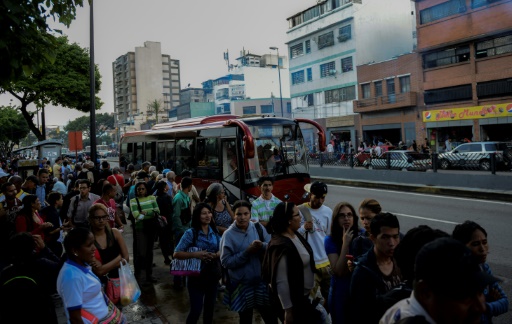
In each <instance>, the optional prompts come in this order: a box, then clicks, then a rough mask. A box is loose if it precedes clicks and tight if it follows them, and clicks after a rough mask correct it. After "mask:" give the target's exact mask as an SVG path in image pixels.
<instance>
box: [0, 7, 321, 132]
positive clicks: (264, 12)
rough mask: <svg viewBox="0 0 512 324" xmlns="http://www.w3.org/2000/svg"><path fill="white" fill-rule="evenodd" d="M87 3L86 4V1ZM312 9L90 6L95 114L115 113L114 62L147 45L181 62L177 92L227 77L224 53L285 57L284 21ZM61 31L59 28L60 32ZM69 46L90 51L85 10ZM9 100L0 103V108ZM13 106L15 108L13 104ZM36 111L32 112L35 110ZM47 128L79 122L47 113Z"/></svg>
mask: <svg viewBox="0 0 512 324" xmlns="http://www.w3.org/2000/svg"><path fill="white" fill-rule="evenodd" d="M84 2H85V3H88V2H87V1H84ZM315 4H316V0H257V1H249V0H187V1H178V0H144V1H142V0H108V1H95V3H94V28H95V42H94V45H95V47H94V50H95V62H96V64H97V65H99V69H100V73H101V76H102V79H101V81H102V85H101V91H100V93H99V96H100V97H101V100H102V101H103V102H104V105H103V107H102V109H101V110H100V111H98V112H99V113H103V112H113V111H114V107H113V86H112V62H113V61H114V60H115V59H116V58H117V57H119V56H121V55H123V54H125V53H126V52H129V51H134V50H135V47H137V46H143V45H144V42H145V41H156V42H160V43H161V44H162V53H163V54H169V55H171V57H172V58H173V59H178V60H180V64H181V87H182V88H185V87H187V85H188V84H189V83H190V84H191V87H201V82H203V81H205V80H208V79H212V78H218V77H220V76H222V75H224V74H226V73H227V67H226V64H225V61H224V59H223V52H225V51H226V50H229V53H230V60H231V62H233V61H234V59H235V58H237V57H238V56H239V54H240V51H241V50H242V48H245V49H246V50H249V51H250V52H251V53H255V54H265V53H270V50H269V49H268V48H269V47H270V46H277V47H279V50H280V54H281V55H287V48H286V45H285V42H286V40H287V36H286V31H287V30H288V22H287V21H286V18H288V17H290V16H292V15H294V14H295V13H298V12H300V11H302V10H304V9H306V8H308V7H310V6H313V5H315ZM58 28H62V26H58ZM64 33H65V34H66V35H68V37H69V40H70V41H71V42H76V43H78V44H79V45H80V46H82V47H89V6H88V5H86V7H84V8H79V9H78V14H77V18H76V20H75V21H73V23H72V24H71V28H70V29H67V30H66V29H64ZM9 99H10V97H8V96H6V95H3V96H2V97H0V104H2V105H5V104H8V103H9ZM12 102H13V104H17V102H16V99H14V100H13V101H12ZM34 110H35V108H34ZM46 112H47V115H46V116H47V117H46V118H47V120H46V123H47V125H65V124H67V123H68V121H69V120H73V119H75V118H77V117H79V116H80V115H81V114H80V113H79V112H77V111H76V110H71V109H64V108H59V107H49V108H48V109H47V110H46Z"/></svg>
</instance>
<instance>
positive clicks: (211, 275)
mask: <svg viewBox="0 0 512 324" xmlns="http://www.w3.org/2000/svg"><path fill="white" fill-rule="evenodd" d="M219 246H220V236H219V233H218V232H217V227H216V226H215V222H214V221H213V215H212V208H211V206H210V205H208V204H206V203H199V204H197V205H196V208H194V211H193V213H192V223H191V228H189V229H188V230H186V231H185V233H184V234H183V236H182V237H181V239H180V242H179V243H178V245H177V246H176V249H175V250H174V255H173V257H174V258H175V259H181V260H183V259H200V260H201V275H200V276H198V277H188V278H187V289H188V294H189V298H190V312H189V314H188V316H187V322H186V323H187V324H193V323H197V321H198V320H199V317H200V315H201V311H203V307H204V311H203V323H204V324H209V323H212V322H213V309H214V306H215V299H216V297H217V284H218V282H219V279H220V277H221V268H220V263H219V257H220V253H219ZM191 247H197V248H199V249H200V250H201V251H197V252H189V249H190V248H191Z"/></svg>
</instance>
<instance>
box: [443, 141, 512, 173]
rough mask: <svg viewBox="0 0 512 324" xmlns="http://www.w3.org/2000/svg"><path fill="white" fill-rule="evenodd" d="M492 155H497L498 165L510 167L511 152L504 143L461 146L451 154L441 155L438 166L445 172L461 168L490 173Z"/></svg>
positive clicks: (475, 143) (479, 143)
mask: <svg viewBox="0 0 512 324" xmlns="http://www.w3.org/2000/svg"><path fill="white" fill-rule="evenodd" d="M491 153H496V164H497V165H510V162H511V151H510V150H509V149H508V147H507V144H506V143H503V142H472V143H464V144H461V145H459V146H457V147H456V148H454V149H453V150H451V151H450V152H446V153H440V154H439V157H438V163H439V164H438V165H439V168H441V169H444V170H446V169H449V168H452V167H459V168H468V169H480V170H484V171H488V170H490V169H491Z"/></svg>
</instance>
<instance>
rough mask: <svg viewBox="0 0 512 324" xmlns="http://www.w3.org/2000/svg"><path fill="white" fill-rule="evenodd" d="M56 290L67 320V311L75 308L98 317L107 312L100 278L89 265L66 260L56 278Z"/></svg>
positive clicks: (87, 322) (85, 321)
mask: <svg viewBox="0 0 512 324" xmlns="http://www.w3.org/2000/svg"><path fill="white" fill-rule="evenodd" d="M57 292H58V293H59V295H60V297H61V298H62V302H63V303H64V308H65V310H66V317H67V318H68V322H69V311H72V310H76V309H84V310H86V311H88V312H89V313H91V314H93V315H94V316H96V318H98V319H102V318H104V317H105V316H107V314H108V307H107V303H106V301H105V297H104V295H103V292H102V290H101V283H100V279H99V278H98V277H96V275H95V274H94V273H93V272H92V270H91V267H84V266H81V265H79V264H78V263H76V262H74V261H71V260H68V261H66V262H65V263H64V265H63V266H62V269H60V272H59V277H58V278H57ZM82 320H83V321H84V323H86V324H90V323H92V322H90V321H89V320H87V319H85V318H84V317H82Z"/></svg>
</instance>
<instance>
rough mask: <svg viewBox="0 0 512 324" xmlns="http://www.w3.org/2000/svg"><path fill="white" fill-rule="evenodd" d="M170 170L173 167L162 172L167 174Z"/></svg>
mask: <svg viewBox="0 0 512 324" xmlns="http://www.w3.org/2000/svg"><path fill="white" fill-rule="evenodd" d="M169 171H171V169H164V170H163V171H162V174H163V175H164V176H165V175H166V174H167V172H169Z"/></svg>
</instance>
